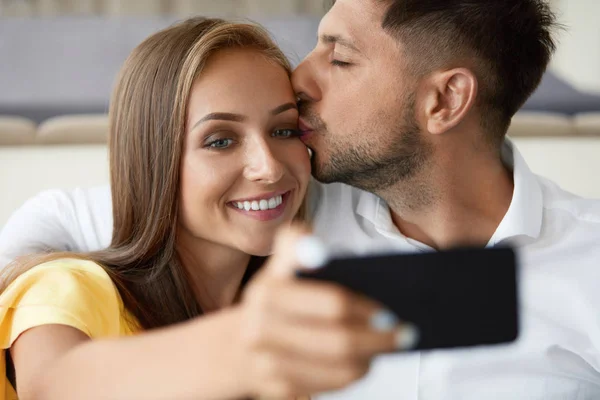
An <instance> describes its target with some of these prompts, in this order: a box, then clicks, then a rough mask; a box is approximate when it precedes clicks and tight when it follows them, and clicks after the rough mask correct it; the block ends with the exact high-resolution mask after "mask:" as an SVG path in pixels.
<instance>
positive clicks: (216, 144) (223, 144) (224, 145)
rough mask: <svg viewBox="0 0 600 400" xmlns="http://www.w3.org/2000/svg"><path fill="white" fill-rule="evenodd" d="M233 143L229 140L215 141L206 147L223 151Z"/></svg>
mask: <svg viewBox="0 0 600 400" xmlns="http://www.w3.org/2000/svg"><path fill="white" fill-rule="evenodd" d="M232 143H233V140H231V139H217V140H214V141H212V142H210V143H209V144H208V147H210V148H212V149H225V148H227V147H229V146H231V144H232Z"/></svg>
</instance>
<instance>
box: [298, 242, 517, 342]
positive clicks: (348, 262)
mask: <svg viewBox="0 0 600 400" xmlns="http://www.w3.org/2000/svg"><path fill="white" fill-rule="evenodd" d="M298 276H299V277H300V278H303V279H317V280H320V281H328V282H335V283H338V284H340V285H343V286H345V287H347V288H349V289H351V290H353V291H356V292H358V293H361V294H364V295H366V296H367V297H370V298H372V299H374V300H377V301H379V302H380V303H381V304H383V305H384V306H386V307H388V308H389V309H390V310H391V311H393V312H394V313H395V314H396V315H397V316H398V317H399V318H400V319H401V320H403V321H409V322H412V323H413V324H415V325H416V326H417V327H418V328H419V331H420V339H419V342H418V344H417V346H416V347H415V348H414V349H413V350H428V349H444V348H456V347H470V346H479V345H491V344H501V343H509V342H512V341H514V340H516V339H517V337H518V333H519V321H518V319H519V318H518V317H519V313H518V311H519V310H518V290H517V263H516V256H515V253H514V251H513V250H512V249H510V248H486V249H457V250H450V251H443V252H431V253H417V254H400V255H398V254H396V255H383V256H373V257H360V258H339V259H334V260H332V261H331V262H330V263H329V264H328V265H327V266H325V267H323V268H320V269H316V270H310V271H300V272H298Z"/></svg>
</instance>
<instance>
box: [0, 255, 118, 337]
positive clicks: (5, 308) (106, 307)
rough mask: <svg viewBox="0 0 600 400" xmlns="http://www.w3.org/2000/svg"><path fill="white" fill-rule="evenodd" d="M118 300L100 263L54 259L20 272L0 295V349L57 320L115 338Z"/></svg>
mask: <svg viewBox="0 0 600 400" xmlns="http://www.w3.org/2000/svg"><path fill="white" fill-rule="evenodd" d="M122 308H123V306H122V302H121V299H120V296H119V294H118V291H117V289H116V287H115V286H114V284H113V282H112V280H111V279H110V277H109V276H108V274H107V273H106V272H105V271H104V269H103V268H102V267H100V266H99V265H98V264H95V263H93V262H90V261H81V260H71V259H69V260H57V261H52V262H49V263H46V264H42V265H39V266H37V267H34V268H32V269H31V270H29V271H27V272H25V273H24V274H23V275H21V276H19V278H17V279H16V280H15V281H14V282H13V283H12V284H11V285H10V286H9V287H8V288H7V289H6V290H5V291H4V292H3V293H2V294H1V295H0V345H1V347H0V349H7V348H9V347H11V346H12V344H13V343H14V341H15V340H16V339H17V338H18V337H19V335H21V334H22V333H23V332H25V331H27V330H28V329H31V328H34V327H37V326H42V325H48V324H60V325H67V326H71V327H73V328H75V329H78V330H80V331H81V332H83V333H84V334H86V335H87V336H89V337H90V338H97V337H108V336H118V335H119V333H120V321H121V318H120V316H121V311H122Z"/></svg>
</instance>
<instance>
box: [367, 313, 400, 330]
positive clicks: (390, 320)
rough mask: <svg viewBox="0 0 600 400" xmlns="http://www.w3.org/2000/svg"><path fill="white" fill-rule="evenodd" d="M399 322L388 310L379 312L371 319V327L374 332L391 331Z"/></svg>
mask: <svg viewBox="0 0 600 400" xmlns="http://www.w3.org/2000/svg"><path fill="white" fill-rule="evenodd" d="M399 323H400V321H399V320H398V318H397V317H396V315H395V314H394V313H393V312H391V311H388V310H381V311H378V312H377V313H375V314H373V316H372V317H371V327H372V328H373V329H374V330H376V331H382V332H385V331H391V330H393V329H395V328H396V327H397V326H398V324H399Z"/></svg>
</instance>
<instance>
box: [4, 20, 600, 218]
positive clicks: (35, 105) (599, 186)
mask: <svg viewBox="0 0 600 400" xmlns="http://www.w3.org/2000/svg"><path fill="white" fill-rule="evenodd" d="M177 19H178V18H176V17H145V18H140V17H138V18H134V17H114V18H107V17H85V18H69V17H61V18H37V19H35V18H0V60H2V62H0V87H1V88H2V90H0V198H1V200H0V228H1V227H2V226H3V225H4V223H5V222H6V220H7V218H8V216H9V215H10V214H11V213H12V212H13V210H14V209H15V208H16V207H18V206H19V205H20V204H22V203H23V202H24V201H25V200H26V199H27V198H29V197H30V196H32V195H34V194H36V193H38V192H39V191H41V190H44V189H49V188H73V187H86V186H95V185H101V184H106V183H107V182H108V165H107V150H106V135H107V131H108V122H107V118H106V111H107V108H108V99H109V96H110V92H111V89H112V86H113V82H114V79H115V76H116V74H117V72H118V70H119V68H120V66H121V64H122V63H123V61H124V60H125V58H126V57H127V55H128V54H129V52H130V51H131V50H132V49H133V48H134V47H135V46H136V45H137V44H138V43H139V42H141V41H142V40H143V39H144V38H145V37H147V36H148V35H150V34H152V33H153V32H156V31H157V30H159V29H161V28H164V27H166V26H168V25H169V24H171V23H173V22H174V21H176V20H177ZM254 20H256V21H258V22H260V23H262V24H264V25H265V26H266V27H267V29H268V30H269V31H271V33H272V34H273V36H274V37H275V39H276V40H277V41H278V43H279V44H280V45H281V46H282V48H283V49H284V52H285V53H286V54H287V55H288V56H289V57H290V59H291V61H292V63H293V64H297V63H298V62H299V61H300V60H301V59H302V57H304V56H305V55H306V54H307V53H308V52H309V51H310V50H311V49H312V48H313V46H314V44H315V42H316V32H317V27H318V24H319V19H318V18H316V17H309V16H297V17H277V18H275V17H270V18H267V17H259V18H254ZM509 135H510V137H511V138H512V139H513V140H514V142H515V143H516V144H517V147H518V148H519V149H520V150H521V151H522V152H523V153H524V156H525V159H526V160H527V161H528V162H529V163H530V165H531V167H532V169H533V170H534V171H535V172H537V173H539V174H541V175H544V176H547V177H549V178H551V179H553V180H555V181H557V182H558V183H559V184H560V185H562V186H563V187H565V188H566V189H568V190H570V191H573V192H574V193H576V194H579V195H582V196H587V197H596V198H600V179H598V178H597V177H596V172H597V171H600V96H596V95H592V94H582V93H579V92H578V91H577V90H575V89H573V88H572V87H570V86H569V85H568V84H567V83H566V82H564V81H562V80H561V79H560V78H559V77H558V76H555V75H554V74H552V72H551V71H550V72H549V73H548V74H547V75H546V76H545V77H544V80H543V82H542V85H541V87H540V88H539V89H538V91H536V93H534V95H533V96H532V98H531V99H530V101H528V102H527V103H526V104H525V106H524V107H523V109H522V110H521V111H520V112H519V113H518V114H517V116H516V117H515V118H514V120H513V124H512V126H511V128H510V132H509Z"/></svg>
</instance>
